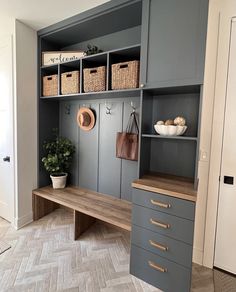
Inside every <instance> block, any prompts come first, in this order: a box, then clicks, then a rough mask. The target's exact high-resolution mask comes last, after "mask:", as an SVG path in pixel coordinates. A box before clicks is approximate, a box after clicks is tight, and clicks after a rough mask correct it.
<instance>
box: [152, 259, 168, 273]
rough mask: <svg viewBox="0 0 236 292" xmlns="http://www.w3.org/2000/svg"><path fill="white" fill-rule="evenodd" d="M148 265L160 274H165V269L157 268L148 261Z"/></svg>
mask: <svg viewBox="0 0 236 292" xmlns="http://www.w3.org/2000/svg"><path fill="white" fill-rule="evenodd" d="M148 264H149V266H150V267H151V268H153V269H155V270H157V271H159V272H161V273H167V269H166V268H162V267H161V266H158V265H157V264H154V263H153V262H151V261H148Z"/></svg>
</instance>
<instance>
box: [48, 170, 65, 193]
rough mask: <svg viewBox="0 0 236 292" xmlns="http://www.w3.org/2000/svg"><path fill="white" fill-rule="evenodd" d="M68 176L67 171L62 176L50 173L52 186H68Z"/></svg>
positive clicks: (60, 187)
mask: <svg viewBox="0 0 236 292" xmlns="http://www.w3.org/2000/svg"><path fill="white" fill-rule="evenodd" d="M67 176H68V174H67V173H65V174H64V175H61V176H54V175H50V177H51V180H52V187H53V188H54V189H64V187H65V186H66V179H67Z"/></svg>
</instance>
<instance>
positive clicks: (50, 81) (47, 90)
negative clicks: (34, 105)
mask: <svg viewBox="0 0 236 292" xmlns="http://www.w3.org/2000/svg"><path fill="white" fill-rule="evenodd" d="M54 95H58V75H57V74H55V75H50V76H44V77H43V96H54Z"/></svg>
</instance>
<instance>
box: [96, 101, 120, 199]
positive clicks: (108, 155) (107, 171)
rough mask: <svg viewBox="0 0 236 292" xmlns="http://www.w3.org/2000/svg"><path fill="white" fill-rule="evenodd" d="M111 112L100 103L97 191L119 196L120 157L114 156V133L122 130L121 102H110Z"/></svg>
mask: <svg viewBox="0 0 236 292" xmlns="http://www.w3.org/2000/svg"><path fill="white" fill-rule="evenodd" d="M110 105H111V114H110V115H109V114H106V106H105V104H100V135H99V183H98V186H99V187H98V191H99V192H101V193H105V194H109V195H112V196H115V197H118V198H119V197H120V182H121V181H120V177H121V176H120V171H121V159H119V158H116V134H117V132H120V131H121V130H122V107H123V104H122V103H114V102H112V103H110Z"/></svg>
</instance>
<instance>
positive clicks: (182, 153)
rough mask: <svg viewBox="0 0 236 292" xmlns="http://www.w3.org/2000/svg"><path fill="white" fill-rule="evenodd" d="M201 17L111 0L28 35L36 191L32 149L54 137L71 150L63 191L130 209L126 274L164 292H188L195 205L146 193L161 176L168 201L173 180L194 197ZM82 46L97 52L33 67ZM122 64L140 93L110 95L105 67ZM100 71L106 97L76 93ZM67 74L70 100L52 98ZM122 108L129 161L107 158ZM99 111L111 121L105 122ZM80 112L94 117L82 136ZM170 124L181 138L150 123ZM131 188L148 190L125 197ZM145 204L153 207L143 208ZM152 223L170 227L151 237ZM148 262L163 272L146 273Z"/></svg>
mask: <svg viewBox="0 0 236 292" xmlns="http://www.w3.org/2000/svg"><path fill="white" fill-rule="evenodd" d="M207 15H208V0H165V1H160V0H113V1H108V2H107V3H105V4H102V5H100V6H98V7H95V8H93V9H91V10H89V11H86V12H83V13H81V14H79V15H76V16H73V17H71V18H69V19H66V20H64V21H62V22H59V23H57V24H55V25H52V26H49V27H47V28H45V29H42V30H41V31H39V32H38V136H39V145H38V149H39V153H38V159H39V163H38V164H39V171H38V186H39V187H43V186H45V185H48V184H49V183H50V180H49V177H48V174H47V173H46V172H45V170H44V169H43V166H42V163H41V158H42V156H43V154H44V152H43V147H42V146H43V142H44V141H45V140H47V139H50V138H51V137H52V129H53V128H58V129H59V132H60V134H61V135H63V136H66V137H68V138H69V139H71V140H72V141H73V143H74V144H75V145H76V154H75V157H74V162H73V165H72V168H71V173H70V174H71V175H70V177H71V180H70V183H72V184H74V185H79V186H81V187H84V188H88V189H91V190H95V191H98V192H101V193H105V194H108V195H111V196H115V197H117V198H121V199H125V200H129V201H132V202H133V207H132V208H133V211H132V212H133V218H132V236H131V262H130V263H131V264H130V272H131V273H132V274H133V275H135V276H137V277H138V278H141V279H143V280H144V281H147V282H148V283H150V284H152V285H154V286H156V287H158V288H160V289H162V290H164V291H181V292H187V291H190V284H191V262H192V249H193V247H192V245H193V231H194V214H195V201H194V200H192V201H191V200H189V199H188V198H187V197H188V195H189V194H186V193H185V192H186V189H185V187H183V188H182V190H183V193H184V198H181V197H178V196H177V197H174V196H173V197H172V196H171V195H168V194H167V193H166V190H165V189H163V188H161V190H159V189H158V188H157V187H155V186H156V185H157V184H159V182H161V183H160V184H161V185H162V186H163V184H162V183H163V179H164V180H165V179H166V177H168V184H169V185H170V188H171V193H172V194H173V193H175V194H176V191H175V187H176V186H178V185H179V184H180V185H181V183H182V182H183V181H184V182H185V181H186V185H187V186H188V187H187V189H188V191H189V189H190V190H191V191H190V193H194V194H195V193H196V190H197V185H198V174H197V164H198V163H197V162H198V152H199V143H200V120H201V104H202V92H203V76H204V61H205V44H206V32H207ZM87 44H94V45H96V46H98V47H99V48H101V49H102V50H103V52H102V53H99V54H96V55H92V56H85V57H83V58H81V59H80V60H76V61H73V62H67V63H61V64H58V65H52V66H42V64H41V54H42V52H45V51H72V50H83V51H84V50H86V46H87ZM130 60H140V87H139V88H134V89H125V90H111V66H112V64H115V63H119V62H123V61H130ZM100 65H105V66H107V71H106V90H105V91H102V92H89V93H85V92H84V91H83V69H84V68H93V67H97V66H100ZM73 70H79V71H80V91H79V92H78V93H76V94H68V95H62V94H61V92H60V82H61V81H60V79H61V78H60V74H61V73H64V72H70V71H73ZM52 74H58V75H59V78H58V85H59V86H58V88H59V89H58V94H57V95H56V96H42V78H43V77H44V76H46V75H52ZM131 102H133V103H134V104H135V107H136V111H137V114H138V118H139V125H140V135H139V142H140V143H139V159H138V161H127V160H120V159H117V158H116V157H115V143H116V133H117V132H119V131H124V130H125V128H126V125H127V122H128V118H129V115H130V113H131V112H132V107H131ZM106 103H108V104H110V105H111V113H112V114H111V115H107V114H106ZM81 106H89V107H90V108H91V109H92V110H93V111H94V112H95V114H96V125H95V127H94V128H93V130H92V131H90V132H84V131H80V130H79V128H78V126H77V123H76V115H77V111H78V109H79V108H80V107H81ZM176 116H184V117H185V118H186V120H187V126H188V129H187V131H186V132H185V133H184V135H183V136H179V137H165V136H160V135H158V134H157V133H156V132H155V130H154V127H153V125H154V124H155V123H156V122H157V121H158V120H166V119H174V118H175V117H176ZM157 175H159V177H158V176H157ZM150 177H151V180H152V181H151V183H150ZM135 179H138V181H139V182H140V181H141V183H143V181H148V184H149V185H148V186H146V187H147V188H146V189H145V188H143V189H138V188H137V187H134V188H133V189H132V187H131V183H132V182H133V181H134V180H135ZM159 179H160V180H159ZM136 185H137V183H136ZM186 185H185V186H186ZM142 187H143V185H142ZM155 188H156V189H158V191H156V192H155V190H153V189H155ZM154 195H155V198H156V199H158V200H160V202H161V205H162V207H160V206H154V205H153V204H152V203H151V200H150V199H153V196H154ZM132 198H133V199H132ZM186 198H187V199H186ZM163 203H164V204H163ZM165 203H166V204H165ZM169 203H170V205H171V206H173V209H172V208H169V207H168V206H169ZM159 205H160V204H159ZM165 205H166V206H167V207H166V208H167V209H165V210H164V211H163V208H164V207H163V206H165ZM140 210H142V211H140ZM157 215H158V216H159V219H160V221H161V222H163V221H165V220H167V221H169V220H170V222H171V224H172V223H173V228H167V229H165V230H164V229H163V230H162V229H161V232H160V229H156V228H157V227H156V226H154V225H151V226H150V216H152V217H153V216H154V217H155V216H157ZM190 215H191V216H190ZM161 219H162V220H161ZM162 226H163V224H162ZM183 226H187V228H184V227H183ZM160 234H162V236H160ZM179 234H183V235H184V237H180V236H179ZM147 236H150V237H151V236H152V237H153V239H155V240H156V241H161V242H162V245H163V244H164V245H169V246H170V247H171V252H170V253H168V252H167V251H166V252H165V254H163V251H162V250H157V249H156V247H153V246H152V247H150V242H149V241H148V240H147ZM186 236H187V237H188V240H187V241H186ZM186 250H187V251H188V252H187V253H186V252H185V251H186ZM159 255H160V256H159ZM150 257H151V258H152V259H153V261H155V262H157V263H159V264H160V265H161V266H164V267H167V269H162V270H161V272H160V269H159V270H158V266H155V267H154V268H153V266H152V267H151V266H150V263H149V262H150ZM148 263H149V264H148ZM183 263H185V267H184V266H183ZM159 268H160V267H159Z"/></svg>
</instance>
